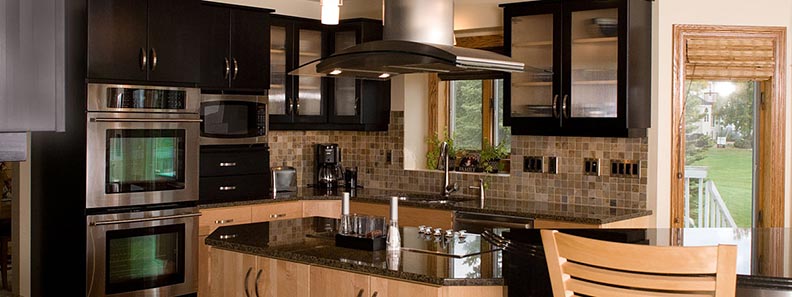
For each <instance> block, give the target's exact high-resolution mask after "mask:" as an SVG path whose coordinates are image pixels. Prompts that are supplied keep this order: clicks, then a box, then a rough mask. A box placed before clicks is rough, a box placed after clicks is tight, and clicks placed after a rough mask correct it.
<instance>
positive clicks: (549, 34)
mask: <svg viewBox="0 0 792 297" xmlns="http://www.w3.org/2000/svg"><path fill="white" fill-rule="evenodd" d="M511 23H512V34H511V38H512V42H511V45H512V46H511V56H512V58H514V59H516V60H518V61H521V62H524V63H525V65H530V66H532V67H537V68H541V69H544V70H546V71H547V73H532V72H521V73H512V74H511V91H512V93H511V99H512V100H511V117H512V118H520V117H528V118H557V117H558V114H557V110H556V108H555V107H556V106H557V101H558V96H559V92H558V91H559V90H558V87H557V84H556V83H554V76H553V72H554V71H555V70H556V69H555V65H556V64H557V63H555V59H554V52H555V50H554V49H555V46H554V45H555V44H556V40H555V38H554V36H555V30H556V29H555V28H554V26H553V24H554V15H553V14H540V15H527V16H519V17H513V18H512V19H511Z"/></svg>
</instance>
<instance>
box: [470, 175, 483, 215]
mask: <svg viewBox="0 0 792 297" xmlns="http://www.w3.org/2000/svg"><path fill="white" fill-rule="evenodd" d="M468 189H475V190H479V207H480V208H481V209H484V179H483V178H479V185H478V186H469V187H468Z"/></svg>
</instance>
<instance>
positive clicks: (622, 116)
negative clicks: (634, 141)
mask: <svg viewBox="0 0 792 297" xmlns="http://www.w3.org/2000/svg"><path fill="white" fill-rule="evenodd" d="M502 7H504V26H505V28H506V30H505V36H504V37H505V40H504V42H505V45H506V50H507V52H509V53H510V55H511V56H512V57H513V58H515V59H517V60H520V61H523V62H525V64H526V66H531V67H534V68H537V69H540V70H538V71H526V72H523V73H513V74H511V75H509V76H508V77H507V79H506V82H507V84H508V86H510V87H508V88H506V90H505V93H506V94H505V95H506V99H505V100H506V101H505V103H506V104H505V115H504V116H505V121H506V123H508V124H509V125H511V126H512V134H519V135H559V136H612V137H635V136H644V135H645V134H646V128H648V127H649V119H650V113H649V105H650V98H651V94H650V92H651V3H649V2H648V1H642V0H639V1H631V0H601V1H582V0H581V1H578V0H568V1H533V2H524V3H510V4H505V5H502Z"/></svg>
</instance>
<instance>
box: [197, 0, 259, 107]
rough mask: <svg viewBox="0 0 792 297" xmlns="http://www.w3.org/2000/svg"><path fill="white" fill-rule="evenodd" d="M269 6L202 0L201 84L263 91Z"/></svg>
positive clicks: (217, 88)
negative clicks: (257, 6)
mask: <svg viewBox="0 0 792 297" xmlns="http://www.w3.org/2000/svg"><path fill="white" fill-rule="evenodd" d="M271 12H272V11H271V10H266V9H255V8H249V7H239V6H232V5H222V4H210V3H204V4H203V5H202V6H201V15H202V19H203V20H204V21H203V25H202V32H203V33H202V34H203V35H202V37H201V87H202V88H203V89H204V90H208V91H222V92H246V93H265V92H267V89H269V85H270V73H269V65H270V51H269V50H270V32H269V26H270V13H271Z"/></svg>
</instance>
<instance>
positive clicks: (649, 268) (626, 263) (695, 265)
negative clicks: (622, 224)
mask: <svg viewBox="0 0 792 297" xmlns="http://www.w3.org/2000/svg"><path fill="white" fill-rule="evenodd" d="M556 240H557V241H558V253H559V256H560V257H563V258H566V259H569V260H570V261H575V262H580V263H585V264H588V265H593V266H600V267H607V268H611V269H617V270H633V271H643V272H651V273H674V274H707V273H713V274H714V273H715V272H716V271H717V262H715V261H714V260H715V259H717V258H718V249H717V248H715V247H657V246H645V245H637V244H623V243H616V242H607V241H601V240H596V239H589V238H583V237H578V236H574V235H569V234H564V233H558V234H557V235H556ZM616 251H618V252H616ZM660 259H662V261H659V260H660Z"/></svg>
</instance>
